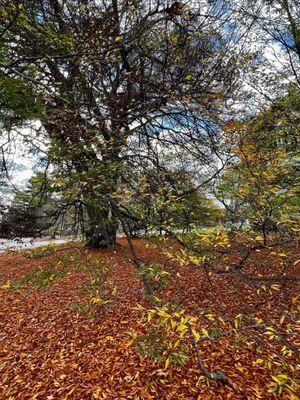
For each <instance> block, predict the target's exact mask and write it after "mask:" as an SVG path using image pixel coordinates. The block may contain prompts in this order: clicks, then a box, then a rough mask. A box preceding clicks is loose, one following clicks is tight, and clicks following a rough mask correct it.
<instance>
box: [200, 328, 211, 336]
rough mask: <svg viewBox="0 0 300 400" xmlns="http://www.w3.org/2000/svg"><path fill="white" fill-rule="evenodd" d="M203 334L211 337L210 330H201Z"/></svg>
mask: <svg viewBox="0 0 300 400" xmlns="http://www.w3.org/2000/svg"><path fill="white" fill-rule="evenodd" d="M201 332H202V333H203V335H204V336H209V333H208V330H207V329H206V328H201Z"/></svg>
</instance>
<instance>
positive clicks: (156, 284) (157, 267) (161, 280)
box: [138, 264, 171, 290]
mask: <svg viewBox="0 0 300 400" xmlns="http://www.w3.org/2000/svg"><path fill="white" fill-rule="evenodd" d="M138 275H140V276H141V278H142V279H145V280H147V282H148V283H149V284H150V286H151V287H152V288H153V289H154V290H161V289H162V288H163V287H164V285H165V284H166V283H167V282H169V281H170V279H171V277H170V273H169V272H168V271H166V270H165V269H164V266H163V265H162V264H143V265H142V267H141V268H140V269H139V270H138Z"/></svg>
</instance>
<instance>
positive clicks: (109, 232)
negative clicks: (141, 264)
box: [85, 204, 118, 248]
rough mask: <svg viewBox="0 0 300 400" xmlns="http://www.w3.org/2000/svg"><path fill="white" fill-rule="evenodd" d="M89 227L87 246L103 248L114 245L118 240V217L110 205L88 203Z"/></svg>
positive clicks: (87, 230)
mask: <svg viewBox="0 0 300 400" xmlns="http://www.w3.org/2000/svg"><path fill="white" fill-rule="evenodd" d="M86 211H87V216H88V227H87V229H86V232H85V234H86V239H87V242H86V246H87V247H92V248H103V247H109V246H114V245H115V244H116V241H117V228H118V222H117V218H116V216H115V214H114V212H113V210H111V208H110V207H109V206H108V205H104V206H101V205H98V204H96V205H87V206H86Z"/></svg>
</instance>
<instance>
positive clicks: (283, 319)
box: [280, 315, 285, 325]
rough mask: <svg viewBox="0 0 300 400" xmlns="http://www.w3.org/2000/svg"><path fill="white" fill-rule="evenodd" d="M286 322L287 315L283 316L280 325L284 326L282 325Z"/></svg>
mask: <svg viewBox="0 0 300 400" xmlns="http://www.w3.org/2000/svg"><path fill="white" fill-rule="evenodd" d="M284 321H285V315H283V316H282V317H281V318H280V325H282V324H283V323H284Z"/></svg>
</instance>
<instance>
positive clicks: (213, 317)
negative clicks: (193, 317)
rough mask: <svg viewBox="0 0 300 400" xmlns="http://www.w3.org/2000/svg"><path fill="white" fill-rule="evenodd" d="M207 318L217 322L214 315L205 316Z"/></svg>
mask: <svg viewBox="0 0 300 400" xmlns="http://www.w3.org/2000/svg"><path fill="white" fill-rule="evenodd" d="M205 316H206V318H208V319H209V320H210V321H214V320H215V316H214V314H212V313H209V314H205Z"/></svg>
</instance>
